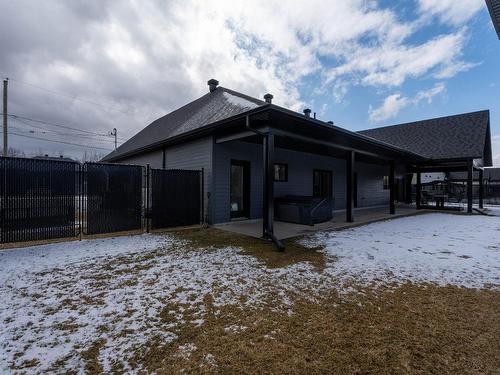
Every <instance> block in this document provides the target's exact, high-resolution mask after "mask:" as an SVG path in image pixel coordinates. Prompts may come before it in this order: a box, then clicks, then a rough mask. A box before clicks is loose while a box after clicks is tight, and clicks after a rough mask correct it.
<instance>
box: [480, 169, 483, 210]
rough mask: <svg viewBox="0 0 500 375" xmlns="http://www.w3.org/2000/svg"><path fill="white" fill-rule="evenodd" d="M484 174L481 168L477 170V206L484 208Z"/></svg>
mask: <svg viewBox="0 0 500 375" xmlns="http://www.w3.org/2000/svg"><path fill="white" fill-rule="evenodd" d="M483 201H484V176H483V170H482V169H480V170H479V208H484V202H483Z"/></svg>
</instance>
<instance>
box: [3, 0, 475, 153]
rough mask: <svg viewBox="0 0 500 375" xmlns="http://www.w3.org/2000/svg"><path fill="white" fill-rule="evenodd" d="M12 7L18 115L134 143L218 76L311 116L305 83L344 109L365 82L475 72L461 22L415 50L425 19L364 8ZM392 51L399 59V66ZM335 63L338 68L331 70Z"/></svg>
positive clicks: (47, 148) (7, 27) (10, 60)
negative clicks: (465, 57) (115, 133)
mask: <svg viewBox="0 0 500 375" xmlns="http://www.w3.org/2000/svg"><path fill="white" fill-rule="evenodd" d="M0 8H1V12H0V46H1V47H2V51H3V53H1V54H0V73H1V74H3V75H8V76H10V77H11V78H12V81H11V82H10V84H9V88H10V90H9V97H10V100H9V103H10V104H9V106H10V107H9V112H10V113H14V114H19V115H24V116H26V117H30V118H36V119H42V120H45V121H48V122H53V123H57V124H65V125H68V126H71V127H76V128H79V129H84V130H87V131H93V132H98V133H106V132H108V131H110V130H111V129H112V128H113V127H116V128H118V130H119V134H120V135H121V137H124V138H127V137H130V136H131V135H133V134H134V133H135V132H137V131H139V130H140V129H142V128H143V127H144V126H145V125H147V124H148V123H149V122H151V121H153V120H154V119H155V118H157V117H159V116H161V115H163V114H165V113H167V112H169V111H171V110H173V109H175V108H177V107H179V106H181V105H183V104H185V103H186V102H188V101H189V100H192V99H194V98H196V97H198V96H200V95H202V94H204V93H205V92H206V91H207V88H206V85H205V82H206V80H207V79H209V78H212V77H215V78H217V79H219V80H220V81H221V84H223V85H224V86H227V87H233V88H235V89H238V90H241V91H244V92H247V93H249V94H251V95H255V96H262V95H263V94H264V93H266V92H272V93H273V94H274V95H275V98H276V102H277V103H278V104H282V105H285V106H288V107H291V108H293V109H299V108H300V107H301V106H303V105H305V103H304V100H305V99H304V98H302V97H301V96H300V89H301V85H302V82H303V80H304V79H305V78H308V77H310V76H313V75H316V76H317V77H318V78H319V79H322V80H324V81H325V82H327V83H326V84H325V85H324V86H323V87H321V88H320V89H318V90H317V93H318V94H319V93H323V94H324V93H328V92H331V91H332V90H333V89H334V88H338V87H342V95H340V96H339V95H337V96H335V97H334V96H333V95H332V102H333V101H335V100H337V101H338V100H342V96H343V95H345V94H346V93H347V92H348V90H349V88H350V87H351V86H353V85H374V86H387V87H390V86H394V85H396V86H397V85H401V84H402V83H404V82H405V81H406V80H408V79H415V78H419V77H422V76H424V75H426V74H427V75H428V74H430V73H432V72H434V73H436V71H435V70H436V68H438V69H441V70H442V71H444V70H446V69H447V70H446V71H447V72H448V74H449V75H450V76H452V75H453V74H458V73H459V72H460V70H464V69H465V68H466V67H473V65H472V64H468V62H464V61H461V50H462V49H463V47H464V45H465V43H466V40H465V38H462V37H461V35H462V34H461V33H462V32H463V31H462V29H461V25H457V29H456V30H451V31H450V32H449V33H448V34H443V35H439V36H435V38H434V39H432V40H429V41H424V42H423V43H422V44H421V45H412V44H409V43H406V41H405V40H406V39H407V37H408V36H410V35H412V33H414V32H415V31H416V29H417V28H418V27H420V26H418V25H419V24H418V22H417V23H415V24H413V23H405V22H402V21H400V20H399V19H398V17H397V15H396V14H394V12H393V11H391V10H389V9H380V8H379V7H378V5H377V4H376V3H375V2H368V3H367V2H365V1H362V0H353V1H350V2H344V1H338V2H333V3H329V4H325V2H322V1H312V2H308V3H304V2H299V1H291V2H286V3H285V2H278V1H276V2H274V1H260V2H252V3H250V2H248V1H231V2H228V1H214V2H211V3H208V2H188V1H177V0H173V1H168V2H165V1H133V0H130V1H120V2H117V1H94V2H89V1H84V0H80V1H77V0H75V1H62V0H60V1H56V0H53V1H45V2H38V1H23V0H17V1H8V0H0ZM347 21H349V22H347ZM367 38H369V40H370V45H369V46H366V45H364V44H363V41H364V40H366V39H367ZM447 41H451V42H449V43H447ZM434 45H436V46H438V47H439V49H440V54H438V55H436V56H437V57H436V58H435V59H433V60H430V59H428V58H427V59H426V58H425V56H420V55H422V54H420V53H419V51H421V50H422V49H425V51H426V54H427V55H429V54H430V53H432V49H433V46H434ZM384 51H386V52H385V55H387V51H389V52H390V54H391V56H395V57H397V58H395V59H392V60H391V61H390V62H389V61H388V60H387V59H386V58H384ZM405 56H411V59H412V64H408V61H407V58H405ZM324 57H329V58H331V59H330V60H335V59H336V60H338V64H337V65H336V66H333V67H332V66H324V65H323V63H322V59H323V58H324ZM370 61H371V62H372V63H371V64H368V63H369V62H370ZM367 64H368V65H367ZM410 65H411V66H410ZM457 66H460V67H461V69H453V67H457ZM441 70H440V71H441ZM396 73H397V76H395V74H396ZM439 78H442V77H439ZM394 82H396V83H394ZM25 83H29V84H33V85H36V86H40V87H43V88H46V89H48V90H51V91H56V92H60V93H64V94H65V95H67V96H63V95H57V94H55V93H53V92H49V91H44V90H42V89H39V88H35V87H33V86H30V85H27V84H25ZM68 96H69V97H68ZM311 100H313V99H311ZM90 102H93V103H98V105H96V104H92V103H90ZM11 124H12V126H13V127H16V128H18V129H19V130H17V132H24V133H23V134H27V135H31V136H39V137H43V138H49V139H52V140H63V141H67V142H74V143H80V144H83V145H85V144H92V145H94V146H99V145H103V146H104V147H106V148H111V146H112V142H111V139H108V140H106V138H104V137H96V141H94V142H91V141H90V140H89V139H88V138H87V137H85V136H78V135H77V133H76V132H75V133H72V132H71V131H63V130H62V129H60V128H57V127H50V126H48V125H43V124H37V123H32V124H33V127H31V128H30V126H28V125H26V124H24V123H19V122H16V121H11ZM34 126H37V127H38V128H35V127H34ZM39 128H45V129H46V131H45V133H42V130H41V129H39ZM30 130H31V131H33V132H32V133H29V131H30ZM13 131H14V130H13ZM57 133H59V134H57ZM62 133H66V134H65V135H62ZM68 133H69V134H73V136H70V135H68ZM10 144H11V146H14V147H16V148H22V149H23V150H25V151H26V152H28V153H37V152H39V151H41V152H43V153H59V152H63V153H64V154H69V155H73V156H79V155H81V153H82V152H83V150H84V148H79V147H76V146H74V147H73V146H69V145H62V144H55V143H54V144H51V143H46V142H40V141H35V140H30V139H28V138H20V137H15V136H12V137H11V142H10Z"/></svg>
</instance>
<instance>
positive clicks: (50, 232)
mask: <svg viewBox="0 0 500 375" xmlns="http://www.w3.org/2000/svg"><path fill="white" fill-rule="evenodd" d="M79 170H80V165H79V164H78V163H72V162H67V161H52V160H51V161H48V160H37V159H19V158H0V242H1V243H6V242H20V241H32V240H44V239H49V238H63V237H73V236H76V235H77V234H78V229H79V228H78V221H77V220H76V218H77V208H78V204H77V192H78V191H79V187H80V186H79V181H80V179H79Z"/></svg>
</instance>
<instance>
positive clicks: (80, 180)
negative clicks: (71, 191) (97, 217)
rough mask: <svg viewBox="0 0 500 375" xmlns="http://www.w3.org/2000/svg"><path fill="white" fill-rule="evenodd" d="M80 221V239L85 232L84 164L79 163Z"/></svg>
mask: <svg viewBox="0 0 500 375" xmlns="http://www.w3.org/2000/svg"><path fill="white" fill-rule="evenodd" d="M78 213H79V215H78V223H79V226H80V241H81V240H82V232H83V223H82V221H83V164H79V165H78Z"/></svg>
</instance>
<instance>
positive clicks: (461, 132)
mask: <svg viewBox="0 0 500 375" xmlns="http://www.w3.org/2000/svg"><path fill="white" fill-rule="evenodd" d="M208 86H209V92H208V93H207V94H205V95H203V96H202V97H200V98H198V99H196V100H194V101H193V102H191V103H189V104H186V105H185V106H183V107H181V108H179V109H177V110H175V111H173V112H171V113H169V114H167V115H165V116H163V117H161V118H159V119H157V120H156V121H154V122H152V123H151V124H150V125H149V126H147V127H146V128H144V129H143V130H141V131H140V132H139V133H137V134H136V135H135V136H133V137H132V138H131V139H129V140H128V141H127V142H125V143H124V144H122V145H121V146H120V147H118V149H116V150H115V151H113V152H111V153H110V154H109V155H107V156H106V157H105V158H104V159H103V160H104V161H106V162H116V163H127V164H140V165H146V164H149V165H150V166H151V167H152V168H167V169H171V168H183V169H203V170H204V178H205V181H204V186H205V192H204V193H205V200H206V202H207V204H206V207H205V209H206V212H205V214H206V217H207V218H208V222H209V223H211V224H216V223H224V222H229V221H231V220H235V219H258V218H262V219H263V220H262V221H263V235H264V236H265V237H266V236H267V237H271V238H272V237H273V233H274V231H273V222H274V219H275V203H276V205H277V207H276V213H277V214H278V216H279V215H285V216H286V215H289V214H290V212H289V211H290V210H288V209H290V208H291V207H292V206H293V207H295V208H294V209H295V210H297V207H299V206H301V205H306V206H307V205H309V207H310V205H311V204H313V205H316V204H319V205H324V207H327V209H330V210H345V211H346V220H347V221H353V220H354V207H370V206H380V205H387V207H388V209H389V211H390V212H391V213H394V212H395V204H394V202H395V201H396V199H399V200H405V201H407V202H408V201H409V200H410V199H411V180H412V178H413V174H414V173H416V176H417V195H416V204H417V207H418V208H420V206H421V204H420V203H421V202H420V193H419V192H420V191H421V175H422V173H436V172H443V173H444V172H449V171H466V172H468V175H469V176H470V177H471V179H472V171H473V169H477V170H482V168H483V167H485V166H489V165H491V159H492V158H491V137H490V124H489V111H480V112H474V113H467V114H462V115H456V116H449V117H444V118H439V119H432V120H426V121H419V122H415V123H409V124H402V125H397V126H391V127H385V128H379V129H372V130H366V131H361V132H352V131H349V130H346V129H343V128H341V127H339V126H336V125H334V124H333V123H332V122H324V121H321V120H319V119H316V118H315V116H311V110H310V109H305V110H304V111H303V112H304V113H297V112H294V111H291V110H288V109H286V108H283V107H280V106H277V105H275V104H273V103H272V99H273V96H272V95H271V94H266V95H264V100H260V99H257V98H253V97H250V96H247V95H244V94H242V93H239V92H236V91H233V90H230V89H227V88H224V87H221V86H219V85H218V81H216V80H214V79H211V80H210V81H208ZM471 186H472V182H471ZM306 197H316V198H321V199H319V201H318V200H316V201H313V200H312V198H311V199H310V200H307V198H306ZM287 200H288V201H287ZM304 202H305V203H304ZM314 202H316V203H314ZM324 207H323V208H324ZM282 209H283V210H282ZM468 209H469V211H472V198H471V199H470V202H469V207H468ZM287 210H288V213H287V212H286V211H287ZM323 212H324V210H323Z"/></svg>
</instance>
